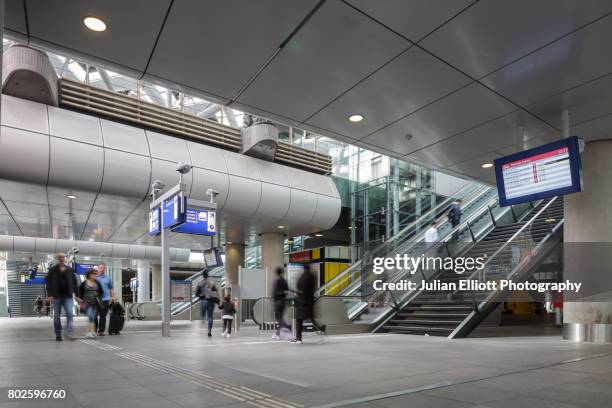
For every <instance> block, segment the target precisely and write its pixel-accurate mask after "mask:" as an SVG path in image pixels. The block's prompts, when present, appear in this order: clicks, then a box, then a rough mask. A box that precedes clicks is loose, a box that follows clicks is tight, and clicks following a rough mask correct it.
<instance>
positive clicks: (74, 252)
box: [71, 247, 79, 254]
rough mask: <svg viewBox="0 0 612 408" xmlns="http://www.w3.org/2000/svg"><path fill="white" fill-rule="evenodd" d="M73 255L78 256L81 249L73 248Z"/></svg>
mask: <svg viewBox="0 0 612 408" xmlns="http://www.w3.org/2000/svg"><path fill="white" fill-rule="evenodd" d="M71 252H72V253H73V254H78V253H79V248H77V247H72V251H71Z"/></svg>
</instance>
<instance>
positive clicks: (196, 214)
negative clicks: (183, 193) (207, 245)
mask: <svg viewBox="0 0 612 408" xmlns="http://www.w3.org/2000/svg"><path fill="white" fill-rule="evenodd" d="M172 231H173V232H180V233H183V234H196V235H209V236H213V235H215V233H216V232H217V213H216V212H214V211H207V210H196V209H194V208H188V209H187V214H186V216H185V222H184V223H183V224H180V225H178V226H176V227H174V228H172Z"/></svg>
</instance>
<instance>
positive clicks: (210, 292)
mask: <svg viewBox="0 0 612 408" xmlns="http://www.w3.org/2000/svg"><path fill="white" fill-rule="evenodd" d="M202 277H203V278H204V279H203V280H202V282H200V283H198V286H197V288H196V293H195V295H196V296H197V297H199V298H200V318H201V319H202V322H204V320H207V321H208V337H211V336H212V327H213V311H214V310H215V305H216V304H218V303H219V290H217V286H216V285H215V283H214V282H213V281H212V280H210V279H209V278H208V271H206V270H204V271H203V272H202Z"/></svg>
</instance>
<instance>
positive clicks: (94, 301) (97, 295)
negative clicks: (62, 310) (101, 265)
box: [79, 269, 103, 338]
mask: <svg viewBox="0 0 612 408" xmlns="http://www.w3.org/2000/svg"><path fill="white" fill-rule="evenodd" d="M97 275H98V272H97V271H96V270H95V269H90V270H88V271H87V273H86V274H85V280H84V281H83V283H81V286H80V287H79V297H80V298H81V300H82V302H83V304H84V305H85V314H86V315H87V319H88V320H89V331H88V332H87V334H86V335H85V337H87V338H94V337H96V322H97V319H98V313H99V311H100V309H101V306H102V299H101V297H102V293H103V292H102V285H101V284H100V282H99V281H98V280H97V278H96V276H97Z"/></svg>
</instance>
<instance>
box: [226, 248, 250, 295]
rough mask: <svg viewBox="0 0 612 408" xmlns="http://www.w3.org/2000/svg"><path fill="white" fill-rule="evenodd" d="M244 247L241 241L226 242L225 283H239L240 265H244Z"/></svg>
mask: <svg viewBox="0 0 612 408" xmlns="http://www.w3.org/2000/svg"><path fill="white" fill-rule="evenodd" d="M244 248H245V245H244V244H241V243H231V244H225V285H226V286H234V285H237V284H238V267H240V266H244Z"/></svg>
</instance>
